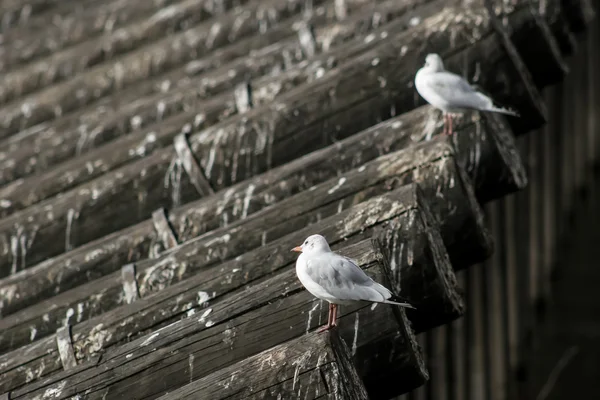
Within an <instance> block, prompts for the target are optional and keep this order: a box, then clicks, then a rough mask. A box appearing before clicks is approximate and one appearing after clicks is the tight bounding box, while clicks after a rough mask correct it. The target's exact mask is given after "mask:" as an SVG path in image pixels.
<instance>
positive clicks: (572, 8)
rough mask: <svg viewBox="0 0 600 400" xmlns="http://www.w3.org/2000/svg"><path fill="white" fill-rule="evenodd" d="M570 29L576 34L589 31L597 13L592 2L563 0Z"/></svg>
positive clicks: (588, 0) (589, 0) (587, 0)
mask: <svg viewBox="0 0 600 400" xmlns="http://www.w3.org/2000/svg"><path fill="white" fill-rule="evenodd" d="M561 3H562V10H563V12H564V13H565V16H566V19H567V21H568V23H569V27H570V28H571V30H572V31H573V32H574V33H576V34H581V33H583V32H585V31H587V29H588V27H589V24H590V22H591V21H592V20H593V19H594V16H595V15H596V12H595V10H594V6H593V4H592V1H591V0H561Z"/></svg>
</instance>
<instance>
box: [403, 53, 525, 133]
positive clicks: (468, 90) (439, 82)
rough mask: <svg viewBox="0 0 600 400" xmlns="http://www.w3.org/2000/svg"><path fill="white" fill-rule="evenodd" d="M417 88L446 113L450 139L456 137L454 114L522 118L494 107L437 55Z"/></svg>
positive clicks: (422, 72)
mask: <svg viewBox="0 0 600 400" xmlns="http://www.w3.org/2000/svg"><path fill="white" fill-rule="evenodd" d="M415 87H416V89H417V92H419V94H420V95H421V97H423V98H424V99H425V100H426V101H427V102H428V103H429V104H431V105H432V106H434V107H435V108H437V109H440V110H442V112H443V114H444V133H445V134H446V135H452V114H454V113H462V112H464V111H466V110H469V109H470V110H479V111H490V112H497V113H501V114H507V115H512V116H515V117H518V116H519V114H518V113H517V112H516V111H513V110H510V109H507V108H500V107H496V106H494V102H493V100H492V99H490V98H489V97H488V96H486V95H484V94H483V93H480V92H478V91H477V90H476V89H475V88H474V87H472V86H471V85H470V84H469V82H467V81H466V80H465V79H464V78H463V77H462V76H459V75H456V74H453V73H452V72H448V71H446V70H445V69H444V63H443V62H442V58H441V57H440V56H439V55H437V54H433V53H432V54H428V55H427V57H425V65H424V66H423V67H421V68H420V69H419V70H418V71H417V74H416V75H415Z"/></svg>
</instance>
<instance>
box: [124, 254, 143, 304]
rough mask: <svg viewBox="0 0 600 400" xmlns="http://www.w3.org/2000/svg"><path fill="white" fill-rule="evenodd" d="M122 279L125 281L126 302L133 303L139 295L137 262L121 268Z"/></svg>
mask: <svg viewBox="0 0 600 400" xmlns="http://www.w3.org/2000/svg"><path fill="white" fill-rule="evenodd" d="M121 281H122V282H123V294H124V299H123V301H124V303H125V304H131V303H133V302H134V301H136V300H137V299H138V298H139V297H140V294H139V288H138V284H137V279H136V278H135V264H133V263H131V264H125V265H123V267H122V268H121Z"/></svg>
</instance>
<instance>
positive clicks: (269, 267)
mask: <svg viewBox="0 0 600 400" xmlns="http://www.w3.org/2000/svg"><path fill="white" fill-rule="evenodd" d="M418 193H419V192H418V189H417V188H416V185H412V186H407V187H403V188H401V189H399V190H397V191H395V192H391V193H389V194H387V195H385V196H382V197H380V198H378V200H377V199H373V200H369V201H368V202H366V203H361V204H359V205H357V206H355V207H354V208H352V209H350V210H346V211H344V212H342V214H340V215H339V216H337V217H332V218H330V219H329V220H323V221H321V222H320V223H318V224H316V225H314V226H311V227H307V228H304V229H302V230H301V231H298V232H295V233H293V234H290V235H287V236H286V237H284V238H282V239H280V240H278V241H277V242H275V243H273V244H272V245H268V246H264V247H261V248H258V249H256V250H255V251H252V252H249V253H245V254H243V255H242V256H240V257H238V258H236V259H234V260H231V261H230V262H228V263H226V264H221V265H215V266H213V267H212V268H209V269H206V270H205V271H199V273H198V274H195V275H193V276H191V277H190V278H188V279H186V280H184V281H183V282H181V283H179V284H177V285H174V286H172V287H170V288H167V289H164V290H163V291H161V292H159V293H156V294H154V295H151V296H148V297H146V298H142V299H141V300H140V301H138V302H135V303H132V304H131V305H129V306H128V307H127V308H126V309H116V310H114V311H112V312H110V313H109V314H105V315H103V316H102V317H100V318H95V319H93V320H90V321H86V322H84V323H82V324H79V325H77V326H76V327H74V333H73V337H74V340H75V341H76V343H75V348H76V352H77V355H78V357H79V358H84V357H85V356H87V355H90V354H92V355H93V353H95V352H96V351H98V350H99V349H101V348H103V347H104V348H106V347H109V346H114V345H116V344H118V343H119V342H122V341H123V340H126V339H127V338H128V336H130V334H131V332H132V330H131V329H132V327H134V326H136V327H137V328H134V329H135V330H137V331H141V330H145V329H147V328H143V327H144V326H147V327H148V328H150V327H158V326H161V325H164V324H166V323H168V322H170V321H172V320H173V318H176V317H177V316H183V315H188V316H190V317H191V316H192V315H193V316H194V317H192V318H190V319H192V321H188V322H187V324H189V325H190V326H191V327H193V328H194V329H196V327H197V326H198V325H201V326H203V325H206V327H210V326H212V325H213V324H219V323H220V322H221V321H226V320H228V319H229V318H231V312H232V311H234V310H235V313H236V314H239V313H243V312H244V311H248V310H253V309H255V308H256V307H257V306H259V305H261V304H267V303H277V302H278V301H277V298H281V297H282V296H284V297H285V296H286V295H287V294H289V293H293V292H294V291H295V290H296V288H299V287H300V284H299V282H298V281H297V278H296V276H295V270H294V268H293V265H290V263H292V264H293V262H294V261H295V260H294V258H295V256H294V255H293V254H291V253H290V252H289V247H290V246H293V243H296V242H298V241H302V240H303V238H304V237H305V236H306V235H307V234H308V233H309V232H313V229H314V230H315V231H319V232H321V233H323V234H324V235H326V237H327V238H328V239H329V241H330V242H332V243H334V244H336V245H337V246H336V247H339V244H341V243H344V239H345V238H349V237H356V240H360V239H361V238H365V236H366V237H367V238H368V236H369V232H370V231H372V230H370V229H368V226H367V225H365V224H364V223H360V222H359V220H363V221H368V222H367V223H368V224H378V223H381V222H383V221H382V220H381V218H387V219H390V218H394V217H396V216H400V215H404V214H407V212H408V211H409V210H411V209H414V208H418V204H421V203H422V201H423V199H422V198H421V197H420V195H419V194H418ZM359 209H360V210H363V211H359ZM377 214H380V217H377ZM407 216H408V215H407ZM351 220H352V221H351ZM333 221H337V222H335V223H332V222H333ZM363 228H367V230H366V231H363ZM361 231H362V232H361ZM357 235H358V236H357ZM350 243H352V240H351V241H350ZM188 253H189V251H188ZM415 253H417V254H418V252H415ZM344 254H346V255H349V256H352V257H354V258H356V259H357V260H358V262H359V263H360V264H361V265H364V264H368V263H372V262H374V261H376V260H378V259H379V256H378V254H379V253H377V252H376V251H375V250H374V248H373V246H372V245H371V242H370V240H368V239H367V240H362V241H361V242H360V243H359V244H357V245H356V247H355V248H354V250H352V251H349V252H345V253H344ZM181 255H182V256H183V254H181ZM190 257H191V258H188V261H187V265H189V266H190V267H193V264H194V263H196V262H202V258H203V257H202V256H194V255H191V254H190ZM285 266H290V268H287V269H286V270H284V271H285V273H284V274H278V275H277V276H275V277H273V278H269V280H268V281H267V282H265V281H264V278H265V277H266V276H268V275H269V274H270V275H272V273H273V272H275V271H281V270H282V268H283V267H285ZM140 278H141V279H143V276H142V277H140ZM378 279H382V278H381V276H380V277H379V278H378ZM248 282H258V283H256V284H254V285H250V287H248ZM242 288H243V289H242ZM198 289H201V290H200V291H199V290H198ZM236 289H242V290H236ZM254 291H256V292H259V293H260V295H259V296H255V295H254V294H253V292H254ZM213 292H214V293H213ZM228 293H231V294H232V295H233V298H232V297H231V296H228V295H227V294H228ZM306 294H307V295H308V293H306ZM224 295H225V297H224V299H222V301H221V297H222V296H224ZM215 296H216V298H214V297H215ZM240 296H241V298H240ZM246 296H249V297H247V298H246ZM305 297H306V299H307V300H309V299H310V296H305ZM236 298H237V300H236ZM213 300H214V301H213ZM206 302H208V304H205V303H206ZM208 306H210V307H211V308H210V309H207V308H206V307H208ZM231 306H233V307H234V308H233V309H231V308H230V307H231ZM306 306H307V309H306V313H308V322H307V320H306V314H305V316H304V317H302V323H301V324H300V326H299V329H301V331H304V330H305V329H306V330H308V329H309V328H308V327H314V326H316V325H318V324H320V323H321V321H324V319H322V317H324V315H325V314H324V313H325V312H326V309H325V308H322V309H321V310H320V311H319V314H318V315H317V314H316V310H317V307H316V304H315V305H314V306H313V305H312V302H311V301H307V302H306ZM309 306H310V307H309ZM278 308H279V307H278ZM369 308H370V307H367V308H366V310H368V309H369ZM311 309H312V311H310V312H309V310H311ZM377 309H380V310H388V311H389V308H385V307H381V306H379V307H377ZM347 310H348V309H347ZM221 311H224V312H222V313H221ZM345 312H347V311H345ZM386 312H387V311H386ZM200 313H202V317H200V322H204V323H203V324H198V323H197V322H196V319H197V317H198V315H200ZM291 314H299V313H297V312H293V313H289V312H288V313H286V315H288V316H291ZM313 314H315V315H313ZM364 318H365V317H363V316H362V315H361V316H360V323H366V320H365V319H364ZM100 319H101V320H102V321H103V322H102V326H98V323H99V322H100ZM353 319H354V318H352V319H350V322H348V323H346V327H351V326H354V325H355V324H356V322H355V321H353ZM109 321H110V322H109ZM307 323H308V325H307ZM284 325H285V326H286V331H287V327H288V326H290V325H291V323H289V322H287V321H285V322H284ZM80 328H81V329H80ZM373 328H374V329H376V328H375V327H373ZM294 329H296V328H294ZM109 332H112V333H109ZM126 332H129V333H126ZM350 332H351V335H354V330H353V329H351V330H350ZM257 333H258V332H257ZM184 336H187V334H184ZM353 337H354V336H350V340H351V341H352V340H353V339H352V338H353ZM359 339H360V337H359ZM219 341H220V339H219ZM51 344H52V341H48V339H42V340H41V341H40V342H39V343H37V344H34V345H32V346H31V350H32V351H31V352H25V353H24V352H19V354H21V357H17V358H15V357H14V355H12V356H9V355H5V356H2V363H4V362H5V361H6V363H7V364H3V365H6V373H5V374H4V375H3V379H2V382H6V384H5V386H3V390H7V389H12V388H15V387H18V386H20V385H22V383H23V379H24V374H23V372H24V371H26V370H31V368H32V367H33V368H34V369H33V370H36V369H35V368H36V365H39V363H40V362H42V363H44V364H45V365H46V366H47V368H46V369H44V370H43V371H42V372H40V374H41V375H46V374H48V373H50V372H52V371H55V370H56V367H50V366H51V365H55V364H54V363H53V362H52V361H51V360H52V359H53V358H54V357H56V354H55V353H56V352H55V351H54V349H53V348H52V347H48V346H49V345H51ZM371 351H372V350H371ZM40 352H41V353H40ZM359 353H360V351H359ZM367 353H368V352H367ZM33 354H37V357H31V356H32V355H33ZM383 358H385V359H387V357H383ZM359 369H360V366H359ZM195 370H196V369H195Z"/></svg>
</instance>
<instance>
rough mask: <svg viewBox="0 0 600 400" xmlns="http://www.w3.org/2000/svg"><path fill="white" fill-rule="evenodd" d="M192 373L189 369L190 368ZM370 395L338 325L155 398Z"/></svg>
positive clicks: (358, 399)
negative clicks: (335, 328)
mask: <svg viewBox="0 0 600 400" xmlns="http://www.w3.org/2000/svg"><path fill="white" fill-rule="evenodd" d="M190 377H191V372H190ZM303 395H304V396H305V397H306V396H309V397H310V398H316V397H322V396H325V397H326V398H329V397H330V396H331V397H332V398H338V397H339V398H343V399H349V400H366V399H368V395H367V391H366V389H365V387H364V385H363V383H362V381H361V380H360V378H359V376H358V373H357V371H356V370H355V368H354V365H353V364H352V355H351V353H350V349H349V348H348V346H347V345H346V343H344V341H343V340H342V339H341V338H340V337H339V336H338V333H337V331H331V332H327V333H324V334H318V333H310V334H307V335H303V336H301V337H299V338H297V339H292V340H290V341H289V342H286V343H284V344H281V345H278V346H275V347H273V348H271V349H269V350H265V351H263V352H261V353H259V354H256V355H254V356H252V357H249V358H247V359H245V360H243V361H240V362H238V363H236V364H233V365H231V366H229V367H226V368H223V369H221V370H219V371H217V372H214V373H212V374H210V375H207V376H205V377H203V378H201V379H198V380H195V381H193V382H191V383H189V384H187V385H185V386H182V387H181V388H179V389H177V390H174V391H172V392H169V393H168V394H165V395H164V396H161V397H160V398H159V400H160V399H162V400H167V399H169V400H174V399H214V400H219V399H226V398H228V399H229V398H231V397H232V396H235V397H236V398H237V397H239V398H242V397H243V398H254V399H259V398H268V397H273V398H275V397H281V398H288V397H289V398H291V397H295V396H303Z"/></svg>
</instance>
